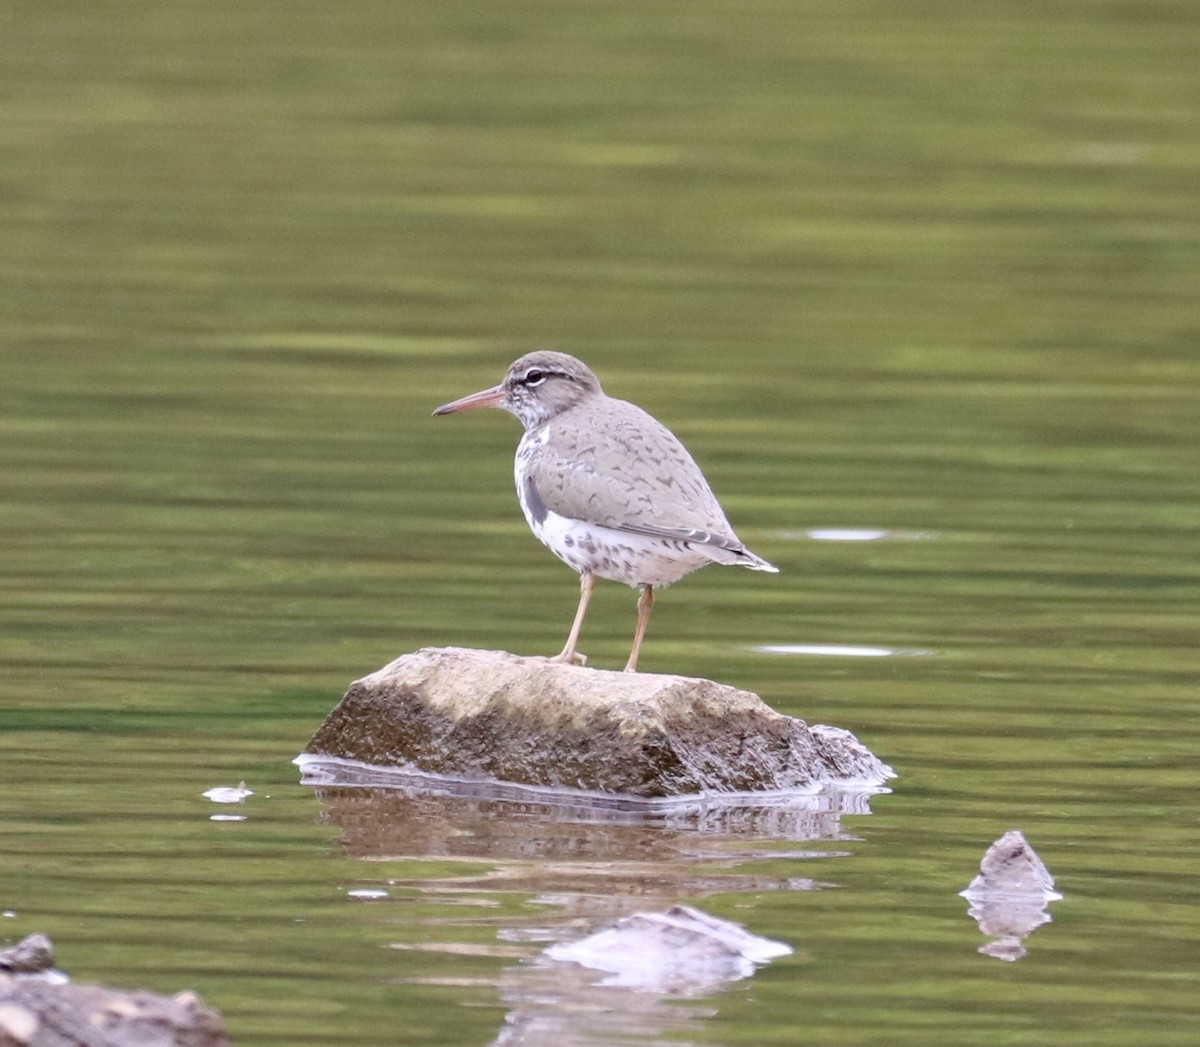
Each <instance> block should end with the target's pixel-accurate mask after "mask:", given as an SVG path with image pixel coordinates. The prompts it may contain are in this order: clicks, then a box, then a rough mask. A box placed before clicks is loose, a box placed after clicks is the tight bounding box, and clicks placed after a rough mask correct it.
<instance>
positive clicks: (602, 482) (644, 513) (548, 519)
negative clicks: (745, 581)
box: [435, 350, 776, 669]
mask: <svg viewBox="0 0 1200 1047" xmlns="http://www.w3.org/2000/svg"><path fill="white" fill-rule="evenodd" d="M477 407H501V408H503V409H505V410H507V411H509V412H510V413H511V414H513V415H515V416H516V417H517V418H518V419H520V421H521V422H522V424H523V425H524V426H525V434H524V436H523V437H522V438H521V442H520V444H519V445H518V447H517V454H516V460H515V463H514V476H515V479H516V485H517V496H518V499H519V500H520V503H521V509H522V511H523V512H524V514H525V518H526V520H527V521H528V523H529V526H530V528H531V529H532V530H533V532H534V534H535V535H537V537H538V539H539V540H541V541H542V542H543V543H544V544H545V545H546V546H547V547H548V548H549V549H550V550H551V551H552V552H553V553H554V554H555V555H556V556H558V557H559V558H560V559H561V560H563V561H564V562H565V563H567V564H569V565H570V566H571V567H573V568H574V569H575V570H577V571H579V572H580V574H581V577H582V590H583V595H582V597H581V600H580V608H579V612H578V613H577V615H576V623H575V626H574V627H573V629H572V634H571V639H569V640H568V643H567V647H566V648H564V650H563V652H562V654H561V655H559V656H558V657H559V658H560V659H562V660H573V659H576V658H577V656H576V655H575V652H574V641H575V639H576V638H577V635H578V631H579V626H580V624H581V622H582V617H583V613H584V611H585V609H586V606H587V600H588V597H589V595H590V592H591V578H592V577H593V576H596V577H600V578H607V579H610V580H612V581H617V582H624V583H625V584H627V585H632V586H636V587H638V588H640V589H641V590H642V594H643V595H642V600H641V601H639V608H640V609H642V610H641V613H640V614H639V620H638V632H637V634H636V638H635V644H634V651H633V654H632V655H631V656H630V664H629V665H628V666H626V668H629V669H632V668H635V667H636V660H637V652H638V646H639V645H640V641H641V635H642V632H643V631H644V628H645V620H646V619H648V617H649V606H650V604H652V602H653V595H652V590H653V588H655V587H661V586H664V585H670V584H671V583H673V582H677V581H679V579H680V578H682V577H684V575H686V574H689V573H690V572H692V571H694V570H696V569H697V568H699V567H703V566H705V565H706V564H709V563H724V564H740V565H741V566H744V567H749V568H750V569H751V570H757V571H775V570H776V568H775V567H773V566H772V565H771V564H769V563H767V562H766V561H765V560H763V559H762V558H761V557H759V556H756V555H755V554H754V553H752V552H750V551H749V550H748V549H747V548H746V547H745V546H744V545H743V544H742V542H741V540H740V539H739V538H738V537H737V535H736V534H735V533H734V530H733V528H732V527H731V526H730V524H729V521H728V520H727V519H726V518H725V514H724V512H722V510H721V506H720V505H719V504H718V502H717V499H716V496H715V495H714V494H713V492H712V489H711V488H710V487H709V485H708V482H707V481H706V480H705V478H704V474H703V473H702V472H701V471H700V467H699V466H698V465H697V464H696V462H695V460H694V459H693V458H692V456H691V455H690V454H688V452H687V449H686V448H685V447H684V446H683V444H681V443H680V442H679V440H678V438H677V437H676V436H675V435H674V434H673V433H672V432H671V431H670V430H669V429H667V428H666V427H665V426H664V425H662V424H661V423H660V422H658V421H656V420H655V419H654V418H652V417H651V416H650V415H649V414H647V413H646V412H645V411H643V410H642V409H641V408H640V407H636V406H635V405H633V404H631V403H628V402H626V401H624V400H617V399H614V398H612V397H609V396H606V395H605V394H604V392H603V390H602V389H601V388H600V383H599V381H598V380H597V379H596V376H595V375H594V374H593V373H592V372H591V371H590V370H589V369H588V367H587V366H586V365H585V364H584V363H583V362H582V361H580V360H577V359H576V358H575V357H573V356H568V355H567V354H566V353H558V352H552V351H549V350H538V351H536V352H532V353H528V354H526V355H525V356H523V357H521V358H520V359H519V360H517V361H516V362H515V363H514V364H513V365H512V366H511V367H510V368H509V369H508V373H507V375H506V376H505V379H504V381H503V382H502V383H501V384H500V385H498V386H495V387H494V388H492V389H485V390H483V391H482V392H480V393H475V394H473V395H472V396H468V397H464V398H462V399H461V400H456V401H454V402H453V403H450V404H445V405H444V406H442V407H439V408H438V409H437V411H436V412H435V413H436V414H450V413H453V412H455V411H463V410H472V409H474V408H477ZM643 605H644V607H643Z"/></svg>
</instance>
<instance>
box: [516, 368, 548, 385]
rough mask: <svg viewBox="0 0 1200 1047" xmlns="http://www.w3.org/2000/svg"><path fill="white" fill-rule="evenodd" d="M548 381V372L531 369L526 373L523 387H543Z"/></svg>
mask: <svg viewBox="0 0 1200 1047" xmlns="http://www.w3.org/2000/svg"><path fill="white" fill-rule="evenodd" d="M545 380H546V372H545V371H543V370H541V369H540V368H537V367H531V368H530V369H529V370H528V371H526V372H525V377H524V378H522V379H521V384H522V385H527V386H532V385H541V384H542V382H544V381H545Z"/></svg>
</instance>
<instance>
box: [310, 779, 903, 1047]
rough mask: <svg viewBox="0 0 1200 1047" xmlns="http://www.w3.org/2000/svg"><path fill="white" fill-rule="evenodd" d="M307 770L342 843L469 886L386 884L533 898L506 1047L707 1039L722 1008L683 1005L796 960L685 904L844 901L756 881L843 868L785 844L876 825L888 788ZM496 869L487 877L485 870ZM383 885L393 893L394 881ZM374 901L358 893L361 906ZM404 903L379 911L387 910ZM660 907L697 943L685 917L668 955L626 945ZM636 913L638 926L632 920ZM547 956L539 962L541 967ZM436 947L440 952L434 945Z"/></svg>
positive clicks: (506, 919)
mask: <svg viewBox="0 0 1200 1047" xmlns="http://www.w3.org/2000/svg"><path fill="white" fill-rule="evenodd" d="M301 766H302V767H303V777H304V781H305V782H306V783H307V784H310V785H313V786H314V792H315V794H316V796H317V798H318V800H319V801H320V803H321V807H322V813H321V818H322V820H323V821H325V822H326V823H329V824H332V825H336V826H337V827H338V828H339V829H340V830H341V845H342V847H343V849H344V850H345V852H346V853H348V854H350V855H353V856H356V857H359V858H364V859H369V860H373V861H381V860H402V859H409V860H412V859H416V860H430V859H435V860H437V861H439V862H442V863H445V862H446V861H447V860H451V861H454V860H457V861H461V862H462V863H463V869H462V872H461V874H455V873H450V874H449V875H447V874H444V873H443V874H442V875H440V876H436V877H431V876H429V874H428V870H425V869H423V870H422V871H421V874H420V875H419V876H416V877H413V878H411V879H388V880H387V884H386V886H387V887H391V888H403V889H409V890H419V891H421V892H422V893H425V894H437V895H438V897H439V898H443V899H444V898H446V897H447V896H452V895H454V894H455V893H457V892H461V893H462V894H463V895H465V896H467V897H470V896H473V895H478V894H480V893H481V892H486V893H487V894H489V895H491V894H494V893H495V892H497V891H513V892H520V893H524V894H528V895H530V896H531V897H530V900H529V904H528V905H527V906H526V907H525V909H524V910H523V911H522V912H520V913H515V914H512V915H505V916H502V917H501V919H500V922H499V926H498V929H497V932H496V933H497V937H498V938H499V939H500V941H501V942H506V943H509V944H510V945H515V946H518V947H520V948H521V954H522V956H523V959H522V961H521V962H519V963H517V964H515V965H511V966H509V967H507V968H505V969H504V970H503V971H502V972H501V975H500V978H499V984H498V991H499V993H500V995H501V998H502V999H503V1001H504V1003H505V1005H506V1006H507V1008H508V1014H507V1016H506V1018H505V1024H504V1027H503V1029H502V1030H501V1031H500V1033H499V1034H498V1036H497V1037H496V1039H495V1040H494V1041H493V1045H494V1047H515V1045H517V1044H521V1045H527V1047H593V1045H594V1047H599V1045H608V1044H612V1043H614V1042H620V1043H626V1044H650V1043H655V1042H660V1041H661V1039H662V1038H663V1037H668V1038H670V1039H671V1042H673V1043H686V1042H688V1041H687V1040H686V1039H683V1038H681V1037H686V1036H688V1035H689V1034H695V1033H698V1026H697V1022H698V1021H699V1020H700V1019H703V1018H705V1017H709V1016H711V1015H712V1014H713V1013H714V1011H713V1009H712V1007H711V1004H708V1003H706V1004H699V1003H692V1002H688V1003H683V1004H681V1003H679V1002H678V1001H679V1000H680V999H685V1000H686V999H687V998H688V997H691V996H695V995H697V994H700V993H712V992H715V991H719V989H720V988H721V987H722V986H724V985H727V984H728V983H729V982H730V981H731V980H735V979H737V978H745V977H747V976H749V975H750V974H751V973H753V969H754V964H755V963H756V962H764V961H765V960H766V959H769V958H770V957H771V956H778V955H783V954H784V953H786V952H790V948H789V947H788V946H786V945H784V944H783V943H779V942H771V941H768V940H766V939H761V938H757V937H755V936H753V935H751V934H749V933H747V932H745V931H743V930H742V929H741V928H740V927H737V925H732V924H724V923H723V921H717V920H715V919H714V918H712V917H709V916H706V915H705V914H703V913H699V912H695V911H694V910H688V909H687V908H686V907H679V906H677V902H678V901H679V900H680V899H681V898H697V897H700V896H703V895H707V894H712V893H716V892H742V893H749V892H762V891H801V890H815V889H819V888H821V887H824V886H828V885H827V884H822V883H818V882H816V881H814V880H811V879H807V878H802V877H790V876H769V875H756V874H755V873H753V872H747V871H746V866H747V862H748V861H749V860H753V859H754V858H756V857H764V858H765V857H770V858H776V859H778V858H782V857H786V858H789V859H796V858H804V857H829V856H831V855H837V854H841V853H844V852H842V851H840V850H838V849H836V848H830V847H828V846H821V847H817V848H808V847H805V848H797V847H791V848H787V849H786V850H783V849H781V848H780V847H779V846H778V845H779V844H780V843H785V842H791V843H796V842H803V843H809V842H812V841H843V840H850V839H853V837H851V836H849V835H847V834H846V833H845V832H844V830H843V829H842V825H841V816H842V815H843V814H869V813H870V811H869V808H868V800H869V797H870V796H872V795H874V794H877V793H882V792H887V791H888V790H886V789H883V788H863V789H860V790H844V791H834V790H823V791H817V792H806V793H787V794H782V793H781V794H759V795H743V796H728V795H726V796H720V797H680V798H673V799H671V800H667V801H646V800H639V799H627V798H622V797H614V796H603V795H598V794H597V795H591V794H587V793H581V792H576V791H571V790H547V789H533V788H527V787H516V786H513V787H508V786H503V785H497V784H496V783H485V782H463V781H454V780H448V779H445V778H440V777H437V776H432V775H427V774H420V773H401V772H397V771H394V770H391V769H380V768H373V767H368V766H365V765H361V764H351V763H348V762H346V761H335V760H314V759H305V760H302V761H301ZM756 844H757V845H758V846H757V848H756V847H755V845H756ZM479 862H485V863H487V865H488V868H487V869H486V870H485V871H482V872H480V871H478V870H476V869H474V868H471V866H472V865H474V864H477V863H479ZM370 887H372V888H375V889H377V890H379V889H382V885H380V884H379V883H378V881H375V882H374V883H372V884H371V885H370ZM360 891H361V889H356V890H355V891H354V892H353V893H355V894H356V895H357V896H359V897H361V896H362V895H361V893H360ZM376 897H378V895H376ZM390 902H391V899H388V898H379V900H378V901H376V902H374V903H373V904H375V905H379V906H385V907H386V906H388V905H389V903H390ZM533 906H543V907H551V908H552V909H553V915H547V914H546V912H545V911H542V912H538V913H537V914H536V915H535V916H531V915H530V912H531V909H532V907H533ZM658 906H662V907H664V908H667V907H671V906H674V907H675V908H673V909H671V910H670V911H671V912H674V913H679V912H681V911H682V912H684V913H688V912H692V913H694V916H692V917H690V920H689V921H685V922H690V924H691V927H690V929H689V928H684V927H683V926H682V925H681V923H680V921H681V920H683V917H680V918H679V919H676V920H673V922H672V921H668V922H669V923H670V926H668V927H666V928H665V932H666V935H667V938H666V939H663V940H658V939H656V941H657V946H656V948H651V947H650V945H649V944H647V942H645V941H643V942H642V944H640V945H639V944H636V943H635V944H634V945H629V944H628V942H627V941H615V939H614V934H615V935H616V936H617V937H619V936H620V932H622V931H624V932H630V931H632V932H633V933H634V934H635V935H637V934H642V935H645V934H646V933H651V934H653V933H655V931H654V928H651V927H650V924H653V923H654V921H655V920H656V919H657V920H660V921H661V920H662V919H663V918H664V915H663V914H657V913H647V912H646V910H647V909H648V908H655V907H658ZM492 912H493V913H494V912H495V910H492ZM629 914H638V915H636V916H634V917H632V919H631V918H630V917H629ZM622 917H626V919H625V921H623V922H622V921H621V918H622ZM614 924H615V925H616V926H614ZM677 925H678V926H677ZM718 925H719V929H720V930H721V931H722V933H721V934H718V935H717V936H716V937H715V938H714V937H710V938H709V939H708V940H707V941H702V940H701V937H702V936H700V935H698V933H697V930H698V928H700V927H703V926H707V927H709V928H710V929H711V928H717V927H718ZM663 930H664V928H658V931H659V932H661V931H663ZM589 942H590V943H591V944H590V945H589V944H588V943H589ZM614 942H615V944H614ZM548 944H549V945H550V948H545V946H546V945H548ZM535 945H536V946H537V947H538V951H537V952H536V953H531V954H528V955H525V953H524V950H525V949H529V948H532V947H534V946H535ZM743 946H744V947H745V948H743ZM398 947H401V948H404V947H405V946H403V945H400V946H398ZM421 947H422V948H438V947H439V946H437V945H436V944H435V943H429V942H426V943H424V944H423V945H422V946H421ZM454 947H455V946H453V945H450V944H447V946H446V949H447V950H450V949H452V948H454ZM613 948H615V949H616V952H613V951H612V950H613ZM622 953H627V954H631V955H633V956H636V957H637V958H638V959H639V960H640V961H641V963H640V967H638V969H636V970H632V971H631V969H629V968H628V967H625V968H623V969H622V971H621V972H614V970H613V965H612V963H609V962H608V961H609V960H612V958H613V957H614V956H618V955H620V954H622ZM606 956H607V959H606V958H605V957H606ZM689 956H690V957H691V958H692V960H693V961H694V962H692V963H690V964H682V962H681V958H683V959H686V958H687V957H689ZM588 957H591V960H589V959H588ZM597 957H598V958H597ZM564 961H573V962H564ZM584 963H588V964H589V966H590V967H592V968H599V969H589V966H583V965H582V964H584ZM689 972H690V973H689ZM614 982H616V983H619V984H614ZM705 1042H706V1043H710V1041H708V1040H707V1039H706V1040H705Z"/></svg>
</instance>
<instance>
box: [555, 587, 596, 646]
mask: <svg viewBox="0 0 1200 1047" xmlns="http://www.w3.org/2000/svg"><path fill="white" fill-rule="evenodd" d="M595 587H596V579H595V577H594V576H593V575H592V574H591V573H590V572H588V571H584V572H583V574H581V575H580V576H579V610H577V611H576V612H575V621H574V622H572V623H571V634H570V635H569V636H568V637H567V645H566V646H565V647H564V648H563V649H562V650H561V651H559V652H558V654H556V655H555V656H554V657H553V658H551V659H550V661H552V662H566V663H567V664H568V665H586V664H587V655H584V654H576V652H575V645H576V644H577V643H579V632H580V630H581V629H582V628H583V616H584V615H585V614H587V608H588V602H589V601H590V600H591V598H592V590H593V589H594V588H595Z"/></svg>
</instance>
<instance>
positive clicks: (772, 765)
mask: <svg viewBox="0 0 1200 1047" xmlns="http://www.w3.org/2000/svg"><path fill="white" fill-rule="evenodd" d="M305 752H306V753H309V754H315V755H322V756H332V757H338V758H342V759H348V760H357V761H361V762H363V763H368V764H374V765H377V766H387V767H408V768H414V769H418V770H421V771H425V772H429V773H433V774H440V775H446V776H451V777H459V778H463V777H466V778H486V779H491V780H498V781H504V782H516V783H519V784H525V785H535V786H543V787H553V788H571V789H584V790H591V791H599V792H606V793H623V794H629V795H633V796H640V797H668V796H682V795H689V794H695V793H703V792H710V791H711V792H722V793H729V792H760V791H769V790H795V789H805V788H812V789H815V788H818V787H820V786H823V785H829V784H835V783H847V782H854V783H861V784H868V785H879V784H881V783H882V782H884V781H885V780H887V779H888V778H891V777H894V775H893V772H892V770H891V768H889V767H888V766H887V765H886V764H884V763H882V762H881V761H879V760H878V759H877V758H876V757H875V756H874V755H873V754H872V753H871V752H870V751H869V750H867V748H866V747H865V746H863V745H861V744H860V743H859V742H858V740H857V739H856V738H855V737H854V736H853V735H852V734H850V733H849V732H848V731H844V730H841V729H839V728H835V727H826V726H822V725H814V726H812V727H810V726H808V725H807V724H806V723H805V722H804V721H803V720H797V719H793V718H792V717H789V716H783V715H781V714H780V713H777V712H775V711H774V710H772V709H770V708H769V707H768V706H767V705H766V704H765V703H764V702H763V701H762V699H761V698H759V697H758V696H757V695H755V694H751V693H749V692H748V691H739V690H737V689H736V688H733V687H728V686H725V685H723V684H719V683H714V682H713V681H712V680H703V679H694V678H691V677H686V676H666V675H657V674H651V673H619V672H608V671H604V670H599V669H585V668H581V667H578V666H573V665H561V664H558V663H555V662H550V661H547V660H546V659H526V658H520V657H518V656H517V655H513V654H508V653H506V652H503V651H474V650H466V649H462V648H454V647H447V648H424V649H422V650H420V651H416V652H415V653H413V654H407V655H404V656H402V657H400V658H397V659H396V660H395V661H394V662H392V663H391V664H390V665H388V666H386V667H384V668H383V669H380V670H379V671H378V672H375V673H372V674H371V675H369V676H365V677H363V678H362V679H361V680H356V681H355V682H354V683H353V684H351V685H350V689H349V690H348V691H347V692H346V694H345V696H344V697H343V698H342V701H341V703H340V704H339V705H338V706H337V708H336V709H334V710H333V712H331V713H330V714H329V716H328V717H327V718H326V720H325V722H324V723H323V724H322V725H321V727H320V729H319V730H318V731H317V733H316V734H315V735H314V736H313V738H312V739H311V740H310V741H309V743H308V745H307V746H306V747H305Z"/></svg>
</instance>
